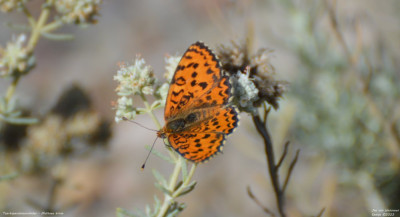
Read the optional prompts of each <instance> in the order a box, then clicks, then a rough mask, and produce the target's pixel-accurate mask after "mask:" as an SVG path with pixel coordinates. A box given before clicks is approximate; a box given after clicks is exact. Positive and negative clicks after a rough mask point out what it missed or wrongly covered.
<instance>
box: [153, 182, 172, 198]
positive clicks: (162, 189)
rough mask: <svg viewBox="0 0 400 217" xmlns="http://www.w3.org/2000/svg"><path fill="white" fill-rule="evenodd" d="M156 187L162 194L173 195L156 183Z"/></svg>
mask: <svg viewBox="0 0 400 217" xmlns="http://www.w3.org/2000/svg"><path fill="white" fill-rule="evenodd" d="M154 185H155V186H156V188H158V189H160V190H161V191H162V192H164V194H167V195H169V196H171V195H172V193H171V191H169V190H168V189H167V188H165V187H164V186H162V185H160V184H159V183H157V182H156V183H154Z"/></svg>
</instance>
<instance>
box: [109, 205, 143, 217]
mask: <svg viewBox="0 0 400 217" xmlns="http://www.w3.org/2000/svg"><path fill="white" fill-rule="evenodd" d="M116 214H117V217H125V216H129V217H143V216H144V215H141V214H134V213H132V212H130V211H128V210H126V209H124V208H120V207H118V208H117V210H116Z"/></svg>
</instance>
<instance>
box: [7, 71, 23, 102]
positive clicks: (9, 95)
mask: <svg viewBox="0 0 400 217" xmlns="http://www.w3.org/2000/svg"><path fill="white" fill-rule="evenodd" d="M19 78H20V76H19V75H16V76H14V77H13V81H12V83H11V85H10V86H9V87H8V89H7V93H6V98H5V100H6V103H7V104H8V103H9V102H10V100H11V98H12V96H13V95H14V92H15V89H16V88H17V84H18V81H19Z"/></svg>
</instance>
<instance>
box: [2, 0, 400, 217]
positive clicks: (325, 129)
mask: <svg viewBox="0 0 400 217" xmlns="http://www.w3.org/2000/svg"><path fill="white" fill-rule="evenodd" d="M42 3H43V2H42V1H38V0H32V1H29V2H28V3H27V7H28V8H29V9H30V10H31V13H32V15H33V17H37V16H39V14H40V11H41V5H42ZM399 12H400V2H399V1H397V0H385V1H376V0H354V1H344V0H336V1H335V0H326V1H316V0H293V1H291V0H284V1H278V0H266V1H261V0H238V1H234V0H218V1H215V0H205V1H177V0H170V1H154V0H148V1H130V0H118V1H104V2H103V3H102V4H101V5H100V8H99V14H100V15H99V16H98V17H97V18H96V20H97V23H96V24H94V25H87V26H86V27H85V28H83V27H82V26H81V25H80V26H78V25H73V24H70V25H65V26H63V27H62V28H61V29H59V30H57V32H58V33H65V34H71V35H73V36H74V39H73V40H68V41H55V40H48V39H46V38H41V39H40V41H39V42H38V44H37V46H36V48H35V51H34V55H35V58H36V67H35V68H34V69H33V70H32V71H30V72H29V74H27V75H24V76H23V77H21V80H20V81H19V84H18V86H17V88H16V91H15V94H14V97H15V98H17V99H18V105H19V108H20V109H21V110H23V111H24V112H23V113H24V114H26V115H28V116H32V117H37V118H38V119H39V122H38V123H37V124H34V125H30V126H28V127H26V126H21V125H19V126H15V125H10V124H6V123H5V122H1V123H0V151H1V156H0V158H1V159H0V175H1V176H3V175H10V176H11V177H9V178H4V180H1V181H0V211H15V212H28V211H31V210H39V211H42V210H43V207H48V205H49V204H51V205H52V207H54V208H56V209H57V210H59V211H62V212H64V216H115V212H116V211H115V210H116V208H117V207H122V208H125V209H127V210H135V208H137V209H140V210H144V207H145V206H146V204H153V202H154V201H153V196H154V195H158V197H161V196H162V194H161V192H160V191H159V190H158V189H157V188H155V187H154V182H155V179H154V177H153V175H152V172H151V171H152V169H157V170H158V171H160V172H161V173H162V174H164V175H166V176H167V175H168V174H170V173H171V170H172V169H173V166H172V165H170V164H165V163H164V161H163V160H161V159H159V158H157V157H155V156H152V157H151V158H150V160H149V162H148V163H147V167H146V169H145V170H144V171H141V170H140V166H141V165H142V163H143V161H144V159H145V157H146V155H147V153H148V151H147V150H146V149H145V145H151V143H152V142H153V140H154V139H155V137H156V135H155V133H154V132H152V131H148V130H146V129H143V128H141V127H139V126H137V125H134V124H131V123H127V122H120V123H118V124H116V123H115V122H114V116H115V110H113V109H112V108H113V106H112V105H113V103H112V102H115V101H116V100H117V96H116V94H115V88H116V86H117V83H116V82H115V81H114V80H113V76H114V75H116V73H117V70H118V69H119V67H118V63H119V62H122V61H126V62H133V61H134V59H135V57H136V55H137V54H140V55H141V56H142V57H143V58H144V59H145V60H146V63H147V64H149V65H151V66H152V68H153V69H154V72H155V74H156V77H158V78H159V80H161V81H162V80H163V79H164V78H163V74H164V72H165V68H164V67H165V62H164V58H165V57H166V55H167V54H169V55H176V54H178V55H181V54H183V52H184V51H185V50H186V49H187V47H188V46H189V45H190V44H192V43H194V42H196V41H198V40H201V41H204V42H205V43H206V44H208V45H209V46H210V48H212V49H214V48H215V47H216V45H218V44H221V43H222V44H227V43H229V42H230V41H231V40H235V41H240V40H244V39H246V38H250V39H251V40H252V42H253V43H252V48H253V49H254V51H256V50H258V49H259V48H269V49H273V50H274V52H273V53H272V59H271V63H272V65H273V66H274V67H275V70H276V75H275V76H276V78H277V79H279V80H286V81H288V82H289V83H290V85H289V89H288V91H287V93H286V94H285V95H284V98H283V99H281V101H280V108H279V109H278V110H272V111H271V114H270V118H269V130H270V133H271V135H272V139H273V144H274V148H275V152H276V155H277V156H280V153H281V152H282V150H283V145H284V143H285V142H286V141H290V144H291V147H290V149H289V153H288V158H289V159H292V158H293V156H294V154H295V151H296V150H297V149H300V156H299V159H298V162H297V164H296V167H295V169H294V171H293V174H292V177H291V181H290V183H289V186H288V189H287V191H286V199H287V201H286V212H287V214H288V216H316V215H317V214H318V213H319V212H320V210H321V209H322V208H325V212H324V215H323V216H325V217H333V216H370V215H371V210H372V209H384V208H388V209H389V208H390V209H397V210H399V209H400V197H399V195H400V175H399V174H400V173H399V165H400V164H399V162H400V151H399V149H400V100H399V99H400V98H399V96H400V88H399V87H400V71H399V69H400V61H398V60H399V57H400V56H399V55H400V40H399V38H400V15H399V14H400V13H399ZM26 20H27V19H26V17H25V16H24V15H23V13H20V12H17V11H13V12H9V13H3V12H2V13H0V21H1V24H2V26H1V31H0V44H1V46H2V47H3V48H5V47H6V44H7V43H8V42H9V41H11V39H12V38H13V37H14V38H15V37H16V36H17V35H18V34H19V33H20V31H17V30H15V29H14V28H9V27H8V26H7V25H5V24H7V23H10V22H11V23H15V24H21V23H22V24H23V23H25V24H26V23H27V21H26ZM10 83H11V79H10V77H3V78H1V79H0V93H1V96H2V97H3V96H5V95H6V92H7V89H8V87H9V86H10ZM137 100H139V98H138V99H137ZM156 115H157V117H158V118H159V120H163V109H159V110H157V112H156ZM62 120H68V121H62ZM135 121H137V122H139V123H141V124H143V125H145V126H148V127H150V128H156V126H155V125H154V123H153V122H152V120H151V118H150V117H149V116H146V115H139V116H137V118H136V119H135ZM60 132H64V133H60ZM66 142H68V143H73V144H74V145H73V146H71V147H67V148H65V147H63V148H59V149H57V148H54V147H59V144H65V143H66ZM44 144H46V145H47V146H46V145H44ZM54 149H56V150H54ZM155 149H156V150H157V151H159V152H162V153H165V152H166V150H165V148H164V145H163V144H162V142H161V140H158V141H157V144H156V147H155ZM21 156H22V157H21ZM289 163H290V161H287V162H286V163H285V164H284V165H283V169H282V172H281V174H280V178H281V181H282V182H283V180H282V179H283V177H285V175H286V171H287V168H288V167H289ZM22 171H24V172H22ZM194 180H196V181H197V182H198V184H197V186H196V188H195V189H194V190H193V191H192V192H191V193H190V194H187V195H185V196H183V197H181V198H179V200H178V201H180V202H185V203H186V205H187V208H186V209H185V210H184V211H183V213H182V214H181V216H193V217H195V216H267V214H266V213H264V212H263V210H262V208H260V207H259V206H258V205H257V204H256V203H255V202H254V201H253V200H252V199H251V198H250V197H249V196H248V194H247V191H246V188H247V187H248V186H250V188H251V189H252V191H253V192H254V193H255V196H257V198H258V199H259V200H260V202H261V203H262V204H263V205H264V206H266V207H268V208H269V209H271V210H272V211H274V212H276V202H275V196H274V194H273V189H272V187H271V182H270V179H269V175H268V172H267V164H266V159H265V155H264V146H263V141H262V138H261V137H260V136H259V134H258V133H257V132H256V130H255V127H254V125H253V123H252V121H251V116H249V115H248V114H245V113H243V114H242V115H241V125H240V126H239V128H238V130H237V131H236V132H235V133H234V134H232V135H231V136H230V137H229V138H228V140H227V143H226V144H225V147H224V151H223V154H220V155H218V156H217V157H215V158H213V159H212V160H210V161H209V162H208V163H205V164H201V165H199V166H198V169H197V171H196V173H195V175H194ZM399 213H400V212H395V216H396V215H398V216H400V214H399Z"/></svg>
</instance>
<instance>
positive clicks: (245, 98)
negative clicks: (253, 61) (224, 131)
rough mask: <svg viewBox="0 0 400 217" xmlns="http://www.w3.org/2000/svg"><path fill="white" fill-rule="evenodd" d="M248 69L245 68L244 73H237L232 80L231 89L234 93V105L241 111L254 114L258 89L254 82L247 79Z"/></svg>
mask: <svg viewBox="0 0 400 217" xmlns="http://www.w3.org/2000/svg"><path fill="white" fill-rule="evenodd" d="M248 69H249V68H246V70H245V73H242V72H241V71H238V72H237V73H236V74H235V75H233V76H232V78H233V87H234V91H235V100H236V102H234V104H236V105H237V106H239V109H240V110H241V111H245V112H249V113H255V112H256V111H257V110H256V108H255V107H254V102H255V101H257V100H258V99H259V97H258V91H259V90H258V89H257V87H256V85H255V84H254V82H253V81H252V80H251V79H250V78H249V74H250V72H249V70H248Z"/></svg>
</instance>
